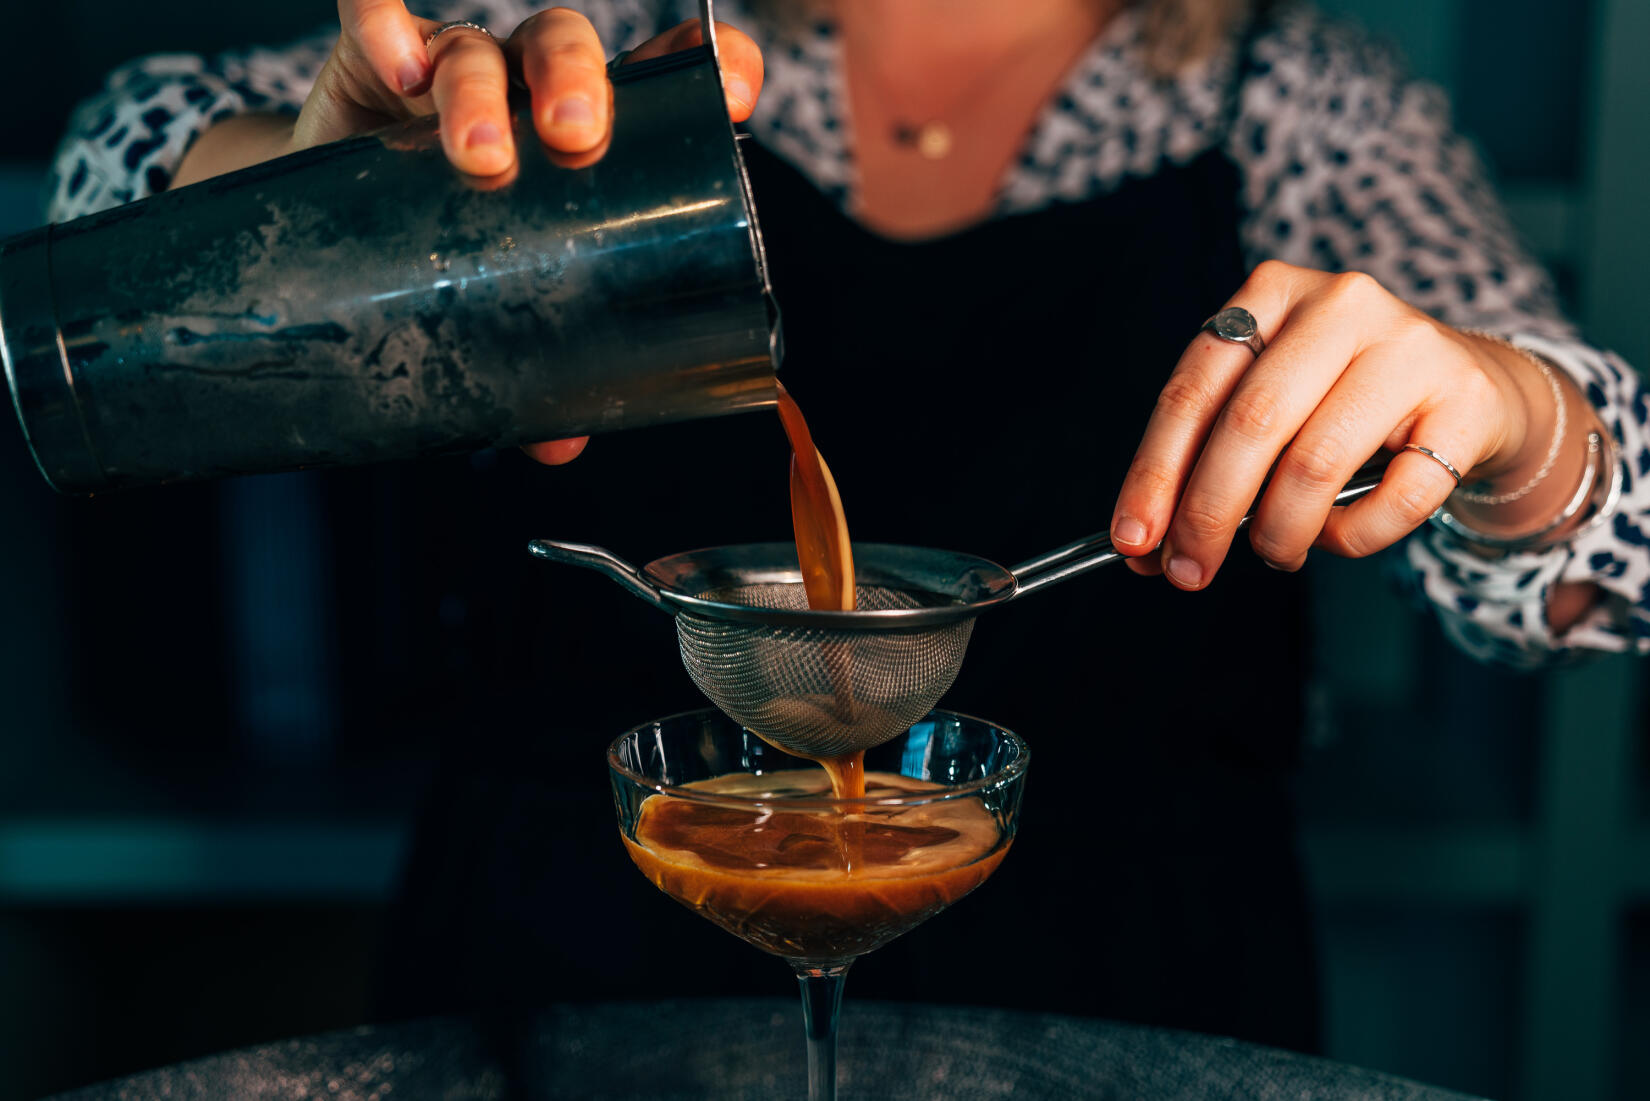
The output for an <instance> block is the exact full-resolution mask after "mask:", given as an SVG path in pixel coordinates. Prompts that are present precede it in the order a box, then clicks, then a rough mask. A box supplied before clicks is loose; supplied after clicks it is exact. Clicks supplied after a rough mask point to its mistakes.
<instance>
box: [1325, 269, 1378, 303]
mask: <svg viewBox="0 0 1650 1101" xmlns="http://www.w3.org/2000/svg"><path fill="white" fill-rule="evenodd" d="M1328 297H1329V299H1330V300H1331V301H1333V302H1336V303H1341V304H1344V305H1346V306H1348V307H1355V308H1359V309H1369V308H1370V307H1371V306H1372V305H1374V304H1376V303H1381V302H1385V301H1386V300H1387V297H1388V296H1387V293H1386V288H1384V287H1382V286H1381V284H1380V282H1379V281H1378V280H1377V279H1376V278H1375V277H1374V276H1373V275H1370V274H1369V273H1368V272H1362V271H1343V272H1340V273H1338V274H1336V275H1334V276H1332V277H1331V278H1330V280H1329V292H1328Z"/></svg>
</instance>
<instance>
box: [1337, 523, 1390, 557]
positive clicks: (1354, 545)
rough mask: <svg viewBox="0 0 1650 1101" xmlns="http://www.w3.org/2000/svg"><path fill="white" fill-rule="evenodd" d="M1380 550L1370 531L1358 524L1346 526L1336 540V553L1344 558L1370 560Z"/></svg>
mask: <svg viewBox="0 0 1650 1101" xmlns="http://www.w3.org/2000/svg"><path fill="white" fill-rule="evenodd" d="M1380 549H1381V546H1380V544H1379V543H1377V541H1376V540H1375V539H1373V538H1372V537H1371V536H1370V533H1369V531H1368V529H1366V528H1364V527H1363V526H1361V525H1358V524H1348V525H1346V526H1345V527H1344V528H1343V530H1341V531H1340V532H1339V533H1337V535H1336V537H1335V539H1334V551H1335V553H1336V554H1338V555H1340V556H1341V557H1342V558H1368V557H1369V556H1370V555H1372V554H1374V553H1375V552H1376V551H1378V550H1380Z"/></svg>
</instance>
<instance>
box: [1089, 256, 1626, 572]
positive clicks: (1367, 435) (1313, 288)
mask: <svg viewBox="0 0 1650 1101" xmlns="http://www.w3.org/2000/svg"><path fill="white" fill-rule="evenodd" d="M1228 304H1229V305H1233V306H1242V307H1243V308H1245V309H1247V310H1248V311H1249V312H1250V313H1251V314H1253V315H1254V317H1255V319H1256V321H1257V322H1258V324H1259V329H1260V336H1261V338H1262V339H1263V340H1264V341H1265V345H1266V347H1265V351H1264V352H1263V353H1262V354H1261V355H1260V356H1259V357H1258V358H1257V357H1256V356H1255V355H1254V353H1253V352H1252V351H1251V350H1250V349H1249V348H1248V347H1247V346H1245V345H1243V344H1236V343H1230V342H1227V341H1224V340H1221V339H1219V338H1217V337H1215V336H1214V335H1212V334H1210V333H1206V332H1200V333H1199V334H1198V335H1197V337H1196V339H1194V340H1193V341H1192V343H1191V344H1190V345H1189V346H1188V347H1187V349H1186V351H1185V352H1184V353H1183V354H1182V355H1181V357H1180V362H1179V363H1178V364H1177V365H1176V367H1175V369H1174V373H1173V374H1172V375H1171V376H1170V378H1169V381H1168V384H1167V385H1165V386H1164V388H1163V392H1162V394H1161V396H1160V397H1159V398H1158V402H1157V407H1156V408H1155V409H1154V410H1153V412H1152V415H1151V418H1150V421H1149V422H1148V424H1147V427H1146V434H1145V438H1144V439H1143V440H1142V441H1141V444H1140V448H1139V450H1138V451H1137V452H1136V454H1135V458H1134V462H1133V463H1132V464H1131V465H1130V467H1129V472H1128V475H1127V477H1126V478H1125V480H1124V482H1123V488H1122V490H1121V492H1120V493H1119V495H1118V499H1117V506H1116V509H1115V511H1114V512H1113V515H1112V523H1111V533H1112V540H1113V542H1114V543H1115V544H1116V546H1117V548H1118V549H1119V550H1121V551H1122V552H1123V553H1124V554H1127V555H1130V556H1131V558H1132V560H1131V561H1130V563H1129V565H1130V568H1132V569H1133V570H1134V571H1135V572H1136V573H1142V574H1152V573H1157V572H1159V571H1161V572H1164V573H1166V574H1167V575H1168V578H1169V580H1170V581H1171V583H1173V584H1174V585H1175V586H1176V587H1177V588H1181V589H1188V590H1196V589H1202V588H1204V587H1206V586H1207V585H1208V584H1209V583H1210V581H1211V580H1213V578H1214V576H1215V573H1216V571H1217V570H1219V568H1220V565H1221V563H1222V562H1223V561H1224V560H1225V557H1226V553H1227V551H1228V549H1229V548H1230V546H1231V542H1232V538H1233V536H1234V535H1235V534H1236V532H1237V530H1238V521H1239V520H1240V519H1241V518H1242V516H1243V514H1244V513H1245V512H1247V511H1248V510H1249V509H1250V507H1251V505H1254V507H1255V518H1254V520H1253V521H1252V522H1251V523H1250V526H1249V541H1250V543H1251V544H1252V545H1253V546H1254V549H1255V551H1256V553H1257V554H1259V555H1260V556H1261V558H1262V559H1264V560H1265V561H1266V562H1267V563H1269V564H1270V565H1272V566H1275V567H1277V568H1278V569H1282V570H1296V569H1299V568H1300V566H1301V564H1302V563H1303V562H1304V561H1305V560H1306V555H1307V552H1308V551H1309V550H1310V549H1311V548H1313V547H1323V548H1324V549H1326V550H1329V551H1333V552H1334V553H1336V554H1342V555H1347V556H1352V557H1358V556H1362V555H1367V554H1372V553H1374V552H1376V551H1378V550H1381V549H1383V548H1385V547H1387V546H1390V545H1391V544H1393V543H1395V542H1397V541H1398V540H1400V539H1402V538H1403V537H1404V536H1406V535H1408V534H1409V533H1410V532H1411V531H1413V530H1415V528H1416V527H1418V526H1419V525H1420V524H1421V523H1422V522H1423V521H1425V520H1426V519H1427V517H1428V516H1430V515H1431V514H1432V512H1433V510H1435V509H1436V508H1437V507H1438V506H1439V505H1440V504H1442V503H1443V501H1444V498H1446V497H1448V496H1449V495H1450V493H1451V492H1453V491H1454V490H1455V488H1456V483H1455V478H1454V477H1453V476H1452V475H1451V474H1450V473H1449V471H1447V470H1446V469H1445V468H1444V466H1443V465H1442V464H1441V463H1439V462H1437V461H1435V460H1433V459H1431V458H1428V457H1427V456H1425V455H1422V454H1419V453H1417V452H1412V451H1403V450H1400V449H1401V448H1403V447H1404V445H1405V444H1411V443H1413V444H1417V445H1420V446H1422V447H1426V448H1428V449H1430V450H1431V451H1434V452H1436V453H1437V454H1438V455H1440V456H1442V457H1444V458H1446V459H1448V460H1449V461H1450V462H1451V463H1453V464H1454V465H1455V467H1456V468H1457V469H1458V470H1460V471H1461V472H1462V474H1464V475H1466V478H1465V481H1466V482H1467V483H1473V482H1483V481H1489V482H1491V483H1492V484H1493V485H1494V486H1496V487H1498V489H1511V488H1516V487H1518V486H1520V485H1522V484H1523V483H1524V482H1525V481H1527V480H1528V479H1529V478H1530V477H1532V476H1533V475H1534V474H1535V473H1536V472H1537V471H1538V470H1539V469H1540V467H1541V465H1542V463H1543V460H1544V459H1545V458H1546V455H1547V453H1548V451H1549V448H1550V447H1551V445H1552V439H1553V433H1554V429H1555V426H1556V425H1557V420H1558V414H1557V404H1556V403H1555V402H1554V400H1553V393H1552V386H1553V385H1554V384H1556V385H1560V386H1561V387H1563V390H1564V392H1565V394H1566V406H1567V408H1568V410H1569V413H1570V415H1569V418H1568V420H1569V427H1568V428H1567V429H1566V433H1565V434H1566V436H1567V437H1569V438H1567V439H1565V440H1564V441H1562V449H1561V450H1560V452H1559V458H1558V461H1557V462H1556V463H1555V464H1554V465H1553V467H1552V468H1551V470H1550V472H1549V474H1548V475H1547V476H1546V477H1544V478H1543V479H1542V480H1541V482H1540V483H1539V484H1538V485H1537V487H1536V489H1535V490H1532V491H1530V492H1529V493H1527V494H1526V495H1524V496H1523V497H1521V498H1520V499H1519V500H1518V501H1517V502H1516V503H1512V504H1504V505H1498V506H1495V507H1494V508H1493V509H1491V510H1489V511H1488V512H1487V513H1485V514H1483V515H1484V516H1485V517H1487V519H1481V518H1480V516H1479V515H1478V514H1475V515H1474V518H1473V525H1474V526H1475V527H1478V528H1480V529H1482V530H1491V531H1494V530H1498V529H1499V530H1503V531H1506V532H1517V531H1531V530H1536V529H1539V528H1540V527H1541V526H1542V524H1543V522H1544V520H1546V519H1548V518H1551V517H1554V516H1556V515H1558V513H1559V511H1560V510H1561V509H1562V508H1563V505H1564V502H1565V500H1566V499H1567V498H1568V496H1569V495H1570V494H1571V493H1573V491H1574V489H1575V487H1576V485H1577V484H1578V482H1579V480H1580V478H1581V476H1582V468H1583V465H1584V464H1585V462H1586V461H1587V460H1586V455H1585V444H1584V443H1583V442H1582V441H1584V440H1585V437H1586V433H1587V431H1588V429H1589V428H1590V427H1591V426H1592V425H1593V424H1594V423H1595V422H1594V421H1593V418H1592V415H1591V412H1590V410H1589V409H1588V406H1587V403H1586V402H1585V400H1583V399H1582V397H1581V395H1580V394H1579V393H1577V392H1575V389H1574V386H1573V384H1571V383H1570V382H1569V381H1568V380H1567V379H1562V378H1560V376H1559V374H1558V373H1557V372H1555V373H1554V374H1553V376H1552V378H1553V379H1554V380H1555V381H1554V382H1549V380H1548V377H1547V376H1546V375H1544V374H1543V372H1542V371H1541V369H1540V368H1538V367H1537V366H1536V364H1535V363H1534V362H1533V361H1531V360H1530V359H1528V358H1527V357H1526V356H1524V355H1523V354H1522V353H1520V352H1518V351H1517V350H1516V349H1514V348H1511V347H1510V346H1508V345H1506V344H1503V343H1501V342H1499V341H1495V340H1493V339H1490V338H1486V337H1481V336H1478V335H1475V334H1470V333H1463V332H1460V331H1457V330H1455V329H1451V328H1449V327H1448V326H1446V325H1443V324H1441V323H1440V322H1438V321H1435V320H1433V319H1432V318H1430V317H1428V316H1427V315H1426V314H1424V313H1422V312H1421V311H1419V310H1417V309H1415V308H1414V307H1412V306H1409V305H1407V304H1406V303H1404V302H1402V301H1400V300H1399V299H1397V298H1395V297H1393V296H1392V295H1391V294H1389V293H1387V292H1386V291H1385V290H1384V289H1382V288H1381V286H1380V284H1378V283H1377V282H1376V281H1375V280H1374V279H1372V278H1370V277H1369V276H1367V275H1362V274H1347V275H1330V274H1326V273H1324V272H1317V271H1309V270H1306V269H1303V268H1295V267H1290V266H1289V265H1287V264H1281V263H1277V262H1268V263H1264V264H1262V265H1261V266H1260V267H1258V268H1256V269H1255V272H1254V274H1253V275H1251V276H1250V278H1249V279H1248V281H1247V282H1245V283H1244V285H1243V287H1242V288H1241V289H1240V290H1239V291H1238V292H1237V294H1236V295H1234V296H1233V297H1232V299H1231V300H1230V302H1229V303H1228ZM1383 448H1384V449H1386V450H1387V451H1395V452H1397V454H1396V455H1395V456H1394V457H1393V459H1392V461H1391V463H1390V465H1389V466H1388V468H1387V472H1386V475H1385V477H1384V478H1383V480H1382V482H1381V485H1380V487H1379V488H1378V489H1376V490H1375V491H1374V492H1373V493H1371V494H1370V495H1369V496H1367V497H1365V498H1363V499H1362V500H1360V501H1358V502H1356V503H1354V504H1352V505H1350V506H1346V507H1335V506H1334V497H1335V494H1336V493H1337V492H1338V491H1339V490H1340V489H1341V488H1342V487H1343V486H1344V485H1345V484H1346V482H1347V481H1348V480H1350V478H1351V477H1352V475H1353V474H1354V473H1355V472H1356V471H1357V470H1358V468H1359V467H1360V466H1362V465H1363V464H1364V463H1365V462H1366V461H1367V460H1368V459H1369V458H1370V457H1371V456H1372V455H1374V454H1375V453H1376V452H1377V451H1379V450H1381V449H1383ZM1268 476H1270V481H1269V482H1268V480H1267V479H1268ZM1263 483H1264V485H1265V492H1264V495H1261V496H1260V499H1259V501H1258V502H1257V501H1256V497H1257V495H1260V494H1261V490H1262V486H1263Z"/></svg>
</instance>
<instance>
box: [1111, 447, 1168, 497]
mask: <svg viewBox="0 0 1650 1101" xmlns="http://www.w3.org/2000/svg"><path fill="white" fill-rule="evenodd" d="M1124 481H1125V483H1126V484H1128V485H1131V486H1133V487H1134V488H1135V489H1137V490H1141V491H1144V492H1145V493H1148V494H1151V495H1153V496H1161V495H1165V494H1172V493H1173V492H1174V491H1175V489H1176V481H1175V479H1174V477H1173V476H1172V475H1170V474H1169V473H1168V472H1167V471H1165V470H1164V469H1163V467H1162V466H1161V465H1160V464H1159V463H1157V462H1155V461H1153V460H1151V459H1147V458H1145V457H1143V456H1140V455H1136V456H1135V457H1134V460H1133V461H1132V462H1130V463H1129V469H1128V472H1127V474H1126V476H1125V478H1124Z"/></svg>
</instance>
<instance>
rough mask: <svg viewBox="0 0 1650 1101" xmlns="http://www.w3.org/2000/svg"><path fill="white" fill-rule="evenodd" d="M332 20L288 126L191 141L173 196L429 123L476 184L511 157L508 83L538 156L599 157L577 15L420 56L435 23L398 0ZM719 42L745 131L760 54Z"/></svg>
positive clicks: (599, 71)
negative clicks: (262, 166) (329, 145)
mask: <svg viewBox="0 0 1650 1101" xmlns="http://www.w3.org/2000/svg"><path fill="white" fill-rule="evenodd" d="M338 20H339V24H340V34H339V36H338V42H337V44H336V45H335V46H334V47H333V49H332V53H331V55H330V56H329V57H328V58H327V61H326V64H325V65H324V66H322V68H321V71H320V73H319V74H317V75H316V78H315V84H314V87H313V88H311V90H310V93H309V98H308V99H306V100H305V101H304V105H303V108H302V110H301V111H300V112H299V114H298V118H297V120H296V121H293V120H291V119H290V118H287V117H282V116H275V115H241V116H236V117H233V118H229V119H226V120H224V121H223V122H221V123H219V124H217V125H216V126H214V127H212V128H211V129H210V130H208V131H207V132H206V133H204V134H202V135H201V136H200V137H199V138H198V139H196V141H195V143H194V144H193V145H192V146H191V147H190V149H189V152H188V154H187V155H186V156H185V157H184V160H183V163H182V164H181V165H180V166H179V167H178V171H177V173H176V176H175V177H174V179H173V181H172V186H173V187H180V186H182V185H184V184H188V183H194V182H196V181H198V180H203V179H206V178H207V177H210V176H216V175H219V174H221V173H224V172H233V171H235V170H236V169H240V168H246V167H248V166H249V165H253V164H258V163H260V162H262V161H266V160H270V159H272V158H274V157H278V156H282V155H283V154H286V153H293V152H296V151H298V150H300V149H308V148H309V147H311V146H314V145H322V144H324V143H326V142H331V141H337V140H339V139H340V138H347V137H351V136H352V135H355V134H360V133H364V132H366V131H368V130H374V129H377V128H378V127H380V126H385V125H388V124H389V123H392V122H397V121H399V120H401V119H407V118H413V117H416V116H419V115H429V114H438V115H440V116H441V146H442V149H443V150H444V151H445V152H446V154H447V159H448V160H450V161H451V162H452V163H453V165H454V167H456V168H458V169H459V170H460V171H463V172H468V173H470V174H471V175H475V176H494V175H497V174H499V173H501V172H507V171H509V169H510V168H511V167H512V166H514V164H515V162H516V156H517V150H516V147H515V139H514V136H513V133H512V130H511V125H510V106H509V87H510V77H511V76H512V75H513V76H515V77H516V78H517V79H518V80H519V81H520V83H522V84H524V85H525V86H526V87H527V89H528V91H529V93H530V95H531V103H532V113H533V129H534V131H535V132H536V133H537V135H538V138H539V140H540V141H541V142H543V143H544V145H545V146H546V147H547V148H549V149H551V150H553V151H555V152H557V153H560V154H564V155H569V156H574V157H584V158H587V159H588V160H593V159H594V158H595V157H598V156H600V155H601V152H602V150H603V149H605V148H606V142H607V135H608V131H609V129H610V127H611V123H612V114H613V98H612V87H611V86H610V85H609V84H608V80H607V58H606V53H605V50H604V47H603V45H602V42H601V40H600V38H598V37H597V35H596V29H595V28H594V27H593V26H591V24H590V20H588V19H586V18H585V17H584V16H582V15H580V14H579V13H577V12H575V11H571V10H569V9H567V8H548V9H546V10H544V11H540V12H538V13H536V14H534V15H532V16H529V17H528V18H527V19H526V20H524V21H523V22H522V24H521V25H520V26H519V27H516V28H515V30H514V31H513V32H512V33H511V34H510V37H509V38H508V39H506V40H505V41H503V42H498V41H496V40H494V39H493V38H492V37H491V36H489V35H486V34H483V33H482V32H480V31H476V30H471V29H469V28H465V27H455V28H453V29H452V30H449V31H446V32H445V33H443V34H441V35H440V36H439V37H437V38H436V39H435V41H434V42H431V43H430V44H429V46H427V47H426V46H425V44H424V43H425V40H426V39H428V38H429V36H430V35H431V34H432V33H434V32H435V30H436V28H438V27H440V26H441V24H440V23H439V22H437V21H436V20H434V19H422V18H419V17H417V16H414V15H412V14H411V13H410V12H408V11H407V7H406V4H405V3H404V2H403V0H338ZM700 41H701V34H700V28H699V23H698V21H697V20H691V21H689V22H686V23H682V24H680V25H678V26H676V27H674V28H672V29H671V30H668V31H666V32H665V33H663V34H660V35H656V36H655V37H653V38H651V39H649V40H648V41H647V42H645V43H643V44H642V45H641V46H640V47H638V48H637V49H635V50H634V51H632V52H631V54H630V56H629V58H628V59H627V60H630V61H641V60H644V59H646V58H650V57H658V56H660V55H661V54H667V53H671V52H673V51H675V50H682V49H687V48H689V47H692V46H697V45H698V44H699V43H700ZM716 42H717V52H718V55H719V57H720V60H721V65H722V82H723V90H724V92H725V94H726V96H727V104H728V114H729V115H730V116H731V117H732V118H733V121H735V122H743V121H744V120H745V119H747V118H749V117H750V113H751V110H752V109H753V108H754V107H755V106H756V98H757V96H758V94H760V92H761V90H762V73H763V69H762V53H761V51H760V50H759V49H757V46H756V43H755V42H753V41H751V39H750V37H749V36H747V35H745V34H744V33H743V32H741V31H738V30H735V29H734V28H732V27H729V26H727V25H726V24H719V25H718V34H717V39H716Z"/></svg>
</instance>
